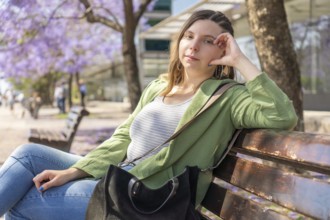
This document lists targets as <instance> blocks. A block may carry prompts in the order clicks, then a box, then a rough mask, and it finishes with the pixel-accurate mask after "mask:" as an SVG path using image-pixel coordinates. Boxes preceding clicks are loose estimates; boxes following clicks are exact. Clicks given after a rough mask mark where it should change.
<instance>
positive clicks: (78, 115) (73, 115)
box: [62, 106, 89, 145]
mask: <svg viewBox="0 0 330 220" xmlns="http://www.w3.org/2000/svg"><path fill="white" fill-rule="evenodd" d="M87 115H89V112H88V111H87V110H86V109H85V108H83V107H81V106H74V107H72V108H71V109H70V112H69V113H68V117H67V119H66V122H65V127H64V129H63V131H62V133H63V135H64V136H65V137H66V138H67V141H68V143H69V145H71V143H72V141H73V138H74V136H75V134H76V132H77V130H78V126H79V124H80V122H81V120H82V118H83V117H84V116H87Z"/></svg>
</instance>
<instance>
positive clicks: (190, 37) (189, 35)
mask: <svg viewBox="0 0 330 220" xmlns="http://www.w3.org/2000/svg"><path fill="white" fill-rule="evenodd" d="M183 37H184V38H186V39H192V38H193V36H192V34H185V35H184V36H183Z"/></svg>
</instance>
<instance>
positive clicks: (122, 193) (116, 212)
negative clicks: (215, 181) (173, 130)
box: [86, 165, 200, 220]
mask: <svg viewBox="0 0 330 220" xmlns="http://www.w3.org/2000/svg"><path fill="white" fill-rule="evenodd" d="M198 173H199V169H198V168H197V167H187V168H185V170H184V172H183V173H182V174H180V175H178V176H176V177H173V178H171V179H170V180H169V181H168V182H166V183H165V184H164V185H163V186H161V187H160V188H158V189H150V188H148V187H147V186H145V185H144V184H143V183H142V182H141V181H140V180H138V179H137V178H136V177H135V176H133V175H132V174H130V173H129V172H127V171H125V170H124V169H121V168H119V167H117V166H114V165H111V166H110V167H109V170H108V172H107V175H106V176H105V178H103V179H101V181H100V182H99V183H98V184H97V185H96V188H95V190H94V194H93V197H92V198H91V200H90V203H89V207H88V210H87V215H86V219H87V220H92V219H93V220H115V219H116V220H117V219H120V220H131V219H132V220H147V219H149V220H150V219H157V220H169V219H171V220H184V219H187V220H188V219H189V220H198V219H200V218H199V214H198V212H196V211H195V207H194V205H195V195H196V184H197V178H198Z"/></svg>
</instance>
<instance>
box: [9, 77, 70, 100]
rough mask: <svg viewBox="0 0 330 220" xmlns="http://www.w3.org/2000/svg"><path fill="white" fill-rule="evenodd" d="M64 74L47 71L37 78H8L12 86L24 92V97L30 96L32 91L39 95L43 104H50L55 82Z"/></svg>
mask: <svg viewBox="0 0 330 220" xmlns="http://www.w3.org/2000/svg"><path fill="white" fill-rule="evenodd" d="M63 76H64V73H58V72H53V73H48V74H46V75H44V76H41V77H39V78H37V79H32V78H19V79H17V78H16V79H10V80H9V81H10V82H11V83H12V84H13V85H14V88H15V89H16V90H18V91H21V92H23V93H24V96H25V97H30V96H31V95H32V93H33V92H34V91H36V92H38V93H39V94H40V96H41V99H42V102H43V104H51V103H52V102H53V96H54V88H55V83H56V81H58V80H59V79H61V78H62V77H63Z"/></svg>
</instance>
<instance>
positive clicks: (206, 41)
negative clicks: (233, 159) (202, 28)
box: [204, 39, 213, 44]
mask: <svg viewBox="0 0 330 220" xmlns="http://www.w3.org/2000/svg"><path fill="white" fill-rule="evenodd" d="M204 43H206V44H213V40H211V39H205V40H204Z"/></svg>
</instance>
